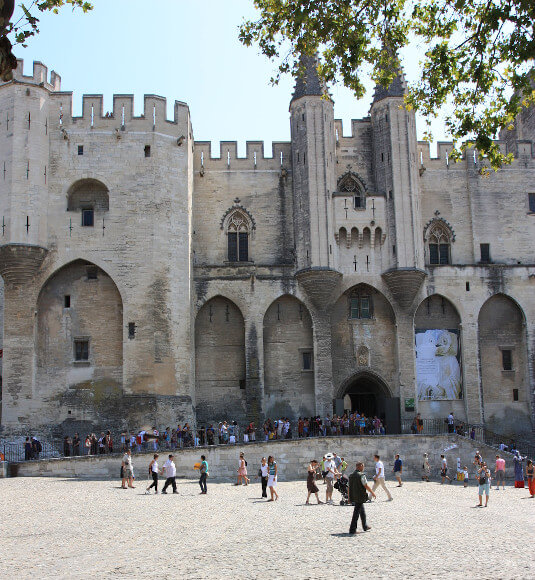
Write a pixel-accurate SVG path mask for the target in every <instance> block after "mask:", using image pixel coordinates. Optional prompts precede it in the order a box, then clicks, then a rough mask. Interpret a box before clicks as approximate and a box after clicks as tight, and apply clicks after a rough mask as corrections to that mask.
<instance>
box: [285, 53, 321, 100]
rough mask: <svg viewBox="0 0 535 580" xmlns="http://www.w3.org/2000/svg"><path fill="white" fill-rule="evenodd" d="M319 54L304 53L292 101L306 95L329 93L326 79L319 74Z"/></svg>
mask: <svg viewBox="0 0 535 580" xmlns="http://www.w3.org/2000/svg"><path fill="white" fill-rule="evenodd" d="M318 64H319V60H318V55H317V54H314V55H302V56H301V58H300V61H299V67H300V71H299V72H298V74H297V78H296V79H295V89H294V94H293V96H292V101H295V100H296V99H299V98H301V97H305V96H311V95H317V96H320V97H322V96H323V95H327V96H328V95H329V92H328V90H327V85H326V84H325V81H324V80H323V79H321V78H320V76H319V74H318Z"/></svg>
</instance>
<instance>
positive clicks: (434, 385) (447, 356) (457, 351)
mask: <svg viewBox="0 0 535 580" xmlns="http://www.w3.org/2000/svg"><path fill="white" fill-rule="evenodd" d="M415 346H416V395H417V397H418V400H419V401H455V400H457V399H462V398H463V389H462V373H461V341H460V332H459V330H452V329H448V330H446V329H433V330H418V329H416V330H415Z"/></svg>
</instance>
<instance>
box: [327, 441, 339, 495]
mask: <svg viewBox="0 0 535 580" xmlns="http://www.w3.org/2000/svg"><path fill="white" fill-rule="evenodd" d="M324 469H325V482H326V483H327V489H326V490H325V503H327V504H331V505H332V503H333V500H332V497H333V489H334V480H335V478H336V474H337V473H338V472H337V470H336V465H335V463H334V455H333V454H332V453H327V455H326V456H325V463H324Z"/></svg>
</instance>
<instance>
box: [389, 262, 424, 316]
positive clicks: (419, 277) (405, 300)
mask: <svg viewBox="0 0 535 580" xmlns="http://www.w3.org/2000/svg"><path fill="white" fill-rule="evenodd" d="M426 276H427V274H426V273H425V272H424V271H423V270H420V269H418V268H392V269H391V270H387V271H386V272H383V273H382V274H381V277H382V278H383V280H384V281H385V282H386V284H387V286H388V289H389V290H390V292H391V293H392V296H394V299H395V300H396V302H397V303H398V304H399V305H400V306H401V307H402V308H408V307H409V306H410V305H411V304H412V303H413V301H414V298H415V297H416V294H418V291H419V290H420V288H421V286H422V284H423V281H424V280H425V277H426Z"/></svg>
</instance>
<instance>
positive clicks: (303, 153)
mask: <svg viewBox="0 0 535 580" xmlns="http://www.w3.org/2000/svg"><path fill="white" fill-rule="evenodd" d="M318 62H319V61H318V56H317V55H313V56H302V57H301V60H300V66H299V71H298V75H297V78H296V80H295V90H294V94H293V96H292V99H291V101H290V119H291V132H292V176H293V189H294V207H295V208H296V212H295V216H294V227H295V241H296V242H295V243H296V254H297V265H298V269H304V268H315V267H321V268H328V267H331V266H332V260H333V256H332V253H331V251H330V248H329V244H330V243H331V240H332V239H333V237H334V234H333V233H332V232H331V228H332V216H331V206H330V204H329V203H326V201H325V200H326V199H328V198H329V195H330V194H331V193H332V192H333V191H334V189H335V187H336V179H335V147H336V144H335V139H334V103H333V101H332V99H331V98H330V97H329V93H328V91H327V86H326V85H325V83H324V82H323V81H322V80H321V79H320V76H319V74H318ZM326 96H327V97H328V98H325V97H326Z"/></svg>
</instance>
